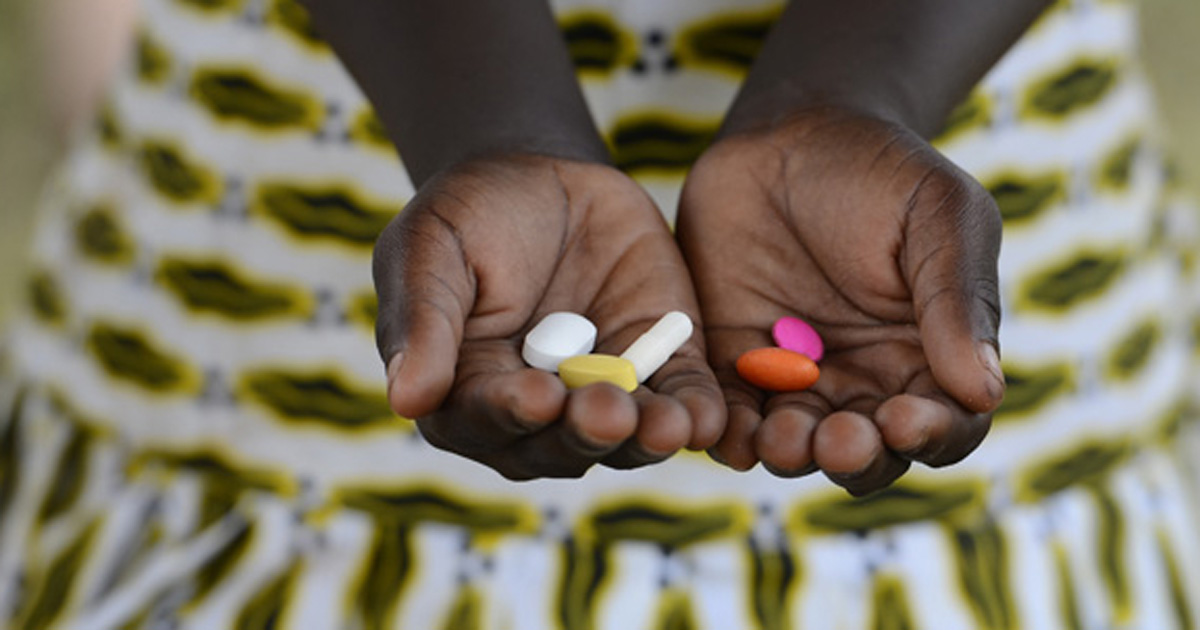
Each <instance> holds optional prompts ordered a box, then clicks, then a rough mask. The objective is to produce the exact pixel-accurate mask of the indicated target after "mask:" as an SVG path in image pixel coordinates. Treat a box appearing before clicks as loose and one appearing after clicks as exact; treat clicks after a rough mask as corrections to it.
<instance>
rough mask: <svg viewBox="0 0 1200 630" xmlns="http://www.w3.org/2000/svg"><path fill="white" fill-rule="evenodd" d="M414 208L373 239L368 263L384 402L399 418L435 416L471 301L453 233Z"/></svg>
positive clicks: (463, 260)
mask: <svg viewBox="0 0 1200 630" xmlns="http://www.w3.org/2000/svg"><path fill="white" fill-rule="evenodd" d="M417 203H419V202H417V201H416V200H414V202H411V203H410V204H409V207H408V208H406V209H405V210H404V211H403V212H401V214H400V216H398V217H397V218H396V219H395V220H394V221H392V223H391V224H390V225H389V226H388V227H387V229H386V230H384V232H383V234H381V235H380V237H379V240H378V241H377V242H376V244H375V254H374V260H373V262H372V272H373V275H374V279H375V290H376V292H377V293H378V295H379V314H378V317H377V318H376V322H375V341H376V344H377V345H378V347H379V353H380V355H381V356H382V358H383V360H384V363H385V364H386V365H387V379H388V401H389V403H390V404H391V407H392V409H393V410H394V411H395V412H396V413H398V414H400V415H401V416H404V417H406V418H419V417H422V416H426V415H428V414H430V413H432V412H434V411H436V410H437V409H438V408H439V407H441V406H442V403H443V401H445V399H446V396H447V395H448V394H449V392H450V388H451V387H452V386H453V384H454V372H455V366H456V364H457V363H458V353H459V347H460V346H461V345H462V339H463V327H464V325H465V322H466V318H467V315H468V314H469V313H470V312H471V307H472V304H473V303H474V295H475V289H474V283H473V282H472V274H471V273H470V270H469V267H468V265H467V262H466V256H465V254H464V251H463V247H462V243H461V241H460V239H459V235H458V233H457V231H456V229H455V228H454V226H453V225H452V224H450V223H449V222H447V221H445V220H444V219H442V218H441V217H440V216H439V215H438V213H436V212H435V211H432V210H430V209H428V208H421V207H414V206H417Z"/></svg>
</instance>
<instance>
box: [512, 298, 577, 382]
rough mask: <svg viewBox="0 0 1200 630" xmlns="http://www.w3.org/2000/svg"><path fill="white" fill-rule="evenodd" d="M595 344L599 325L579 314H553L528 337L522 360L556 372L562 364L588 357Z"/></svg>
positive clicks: (540, 323)
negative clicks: (582, 356) (570, 359)
mask: <svg viewBox="0 0 1200 630" xmlns="http://www.w3.org/2000/svg"><path fill="white" fill-rule="evenodd" d="M595 345H596V325H595V324H593V323H592V322H590V321H588V319H587V318H586V317H584V316H583V315H579V314H576V313H567V312H558V313H550V314H549V315H547V316H545V317H544V318H542V321H540V322H538V325H537V326H534V327H533V330H531V331H529V334H527V335H525V346H524V347H523V348H521V358H522V359H525V362H526V363H528V364H529V365H530V366H531V367H535V368H537V369H539V370H545V371H547V372H557V371H558V364H559V363H562V362H563V361H565V360H567V359H569V358H571V357H575V356H579V355H582V354H588V353H589V352H591V351H592V348H593V347H595Z"/></svg>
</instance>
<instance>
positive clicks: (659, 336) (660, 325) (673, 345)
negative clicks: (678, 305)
mask: <svg viewBox="0 0 1200 630" xmlns="http://www.w3.org/2000/svg"><path fill="white" fill-rule="evenodd" d="M691 337H692V320H691V318H690V317H688V316H687V315H685V314H684V313H681V312H679V311H671V312H670V313H667V314H666V315H663V316H662V319H660V320H658V322H657V323H656V324H654V326H651V327H650V330H647V331H646V332H645V333H644V334H643V335H642V336H641V337H638V338H637V341H634V342H633V345H631V346H629V349H627V350H626V351H625V353H624V354H622V355H621V358H622V359H626V360H628V361H629V362H630V363H632V364H633V368H634V370H636V371H637V377H638V382H639V383H644V382H645V381H646V379H648V378H650V376H651V375H653V374H654V373H655V372H657V371H658V368H660V367H662V366H663V364H664V363H666V362H667V359H670V358H671V355H672V354H675V351H676V350H678V349H679V348H680V347H682V346H683V344H684V343H687V340H688V339H690V338H691Z"/></svg>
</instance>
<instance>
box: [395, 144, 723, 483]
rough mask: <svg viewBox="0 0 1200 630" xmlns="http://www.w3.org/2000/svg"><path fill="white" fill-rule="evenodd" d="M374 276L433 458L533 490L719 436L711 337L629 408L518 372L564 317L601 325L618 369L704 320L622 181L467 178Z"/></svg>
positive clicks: (590, 389)
mask: <svg viewBox="0 0 1200 630" xmlns="http://www.w3.org/2000/svg"><path fill="white" fill-rule="evenodd" d="M374 274H375V284H376V290H377V291H378V293H379V299H380V310H379V318H378V323H377V337H378V342H379V348H380V352H381V354H382V355H383V358H384V360H385V361H386V362H387V363H388V384H389V385H388V387H389V389H388V391H389V399H390V401H391V404H392V407H393V408H394V409H395V410H396V411H397V413H400V414H401V415H404V416H407V417H411V418H416V419H417V420H418V427H419V428H420V430H421V432H422V434H423V435H424V436H425V437H426V438H427V439H428V440H429V441H430V442H431V443H432V444H434V445H435V446H438V447H440V448H443V449H446V450H450V451H453V452H455V453H458V454H460V455H463V456H466V457H469V458H472V459H475V460H477V461H479V462H482V463H484V464H486V465H488V466H491V467H492V468H494V469H496V470H497V471H499V472H501V473H502V474H504V475H505V476H507V477H510V478H514V479H527V478H534V477H544V476H550V477H561V476H577V475H581V474H583V473H584V472H585V471H586V470H587V469H588V468H589V467H591V466H592V465H594V464H596V463H603V464H607V465H610V466H614V467H633V466H640V465H644V464H649V463H653V462H656V461H660V460H662V459H664V458H666V457H668V456H669V455H670V454H671V453H672V452H674V451H675V450H677V449H679V448H681V447H683V446H687V445H690V446H692V447H693V448H705V447H708V446H710V445H712V444H713V443H714V442H716V440H717V438H718V437H719V436H720V434H721V431H722V429H723V427H724V407H723V405H722V404H721V394H720V390H719V389H718V386H717V383H716V380H715V378H714V376H713V374H712V372H711V370H710V369H709V368H708V366H707V364H706V363H705V360H704V356H705V355H704V348H703V341H702V338H701V335H700V333H699V332H697V333H695V334H694V335H693V337H692V339H691V340H690V341H689V342H688V343H687V344H686V345H685V346H684V347H683V348H682V349H680V351H679V352H678V353H677V354H676V355H675V357H674V358H673V359H672V360H671V361H669V362H668V363H667V364H666V365H665V366H663V367H662V368H661V369H660V370H659V371H658V372H657V373H656V374H655V375H654V376H653V377H652V378H651V379H650V380H649V381H648V382H647V385H648V387H640V388H639V389H638V390H637V391H635V392H634V393H633V394H632V395H631V394H628V393H626V392H624V391H622V390H620V389H618V388H616V387H615V386H612V385H608V384H596V385H589V386H587V387H583V388H580V389H577V390H573V391H569V392H568V391H567V389H566V388H565V387H564V385H563V384H562V382H561V381H560V380H559V379H558V378H557V377H556V376H555V375H553V374H549V373H546V372H541V371H538V370H535V369H532V368H528V367H526V366H525V364H524V363H523V361H522V360H521V354H520V353H521V344H522V339H523V337H524V335H525V333H526V332H528V331H529V330H530V329H531V328H532V327H533V326H534V325H535V324H537V322H538V321H540V320H541V318H542V317H544V316H545V315H547V314H549V313H552V312H555V311H572V312H576V313H580V314H582V315H584V316H586V317H588V318H589V319H590V320H592V322H594V323H595V324H596V326H597V328H598V337H597V345H596V348H597V349H596V351H597V352H603V353H607V354H620V353H621V352H622V351H623V350H624V349H625V348H626V347H627V346H628V345H629V344H630V343H632V341H633V340H634V339H636V338H637V337H638V336H639V335H640V334H641V333H643V332H645V331H646V330H647V329H648V328H649V327H650V326H651V325H652V324H653V323H654V322H655V321H656V320H658V319H659V318H660V317H661V316H662V315H663V314H665V313H667V312H668V311H673V310H679V311H683V312H685V313H687V314H689V315H690V316H691V317H692V319H693V320H695V321H699V310H698V307H697V305H696V301H695V297H694V292H693V289H692V285H691V282H690V280H689V276H688V272H687V269H686V268H685V266H684V263H683V259H682V257H681V256H680V254H679V250H678V248H677V247H676V244H675V242H674V241H673V240H672V237H671V234H670V232H669V230H668V228H667V225H666V224H665V222H664V221H663V219H662V217H661V215H660V213H659V212H658V210H657V208H656V207H655V206H654V204H653V202H652V201H651V200H650V198H649V197H648V196H647V195H646V194H645V193H644V192H643V191H642V190H641V189H640V188H639V187H638V186H637V185H636V184H635V183H634V182H633V181H632V180H630V179H629V178H627V177H626V176H624V175H622V174H621V173H619V172H618V171H616V170H615V169H612V168H611V167H608V166H603V165H598V164H588V163H582V162H573V161H569V160H563V159H555V158H550V157H543V156H534V155H508V156H499V157H488V158H482V159H477V160H474V161H471V162H468V163H465V164H462V165H459V166H458V167H456V168H454V169H452V170H450V171H448V172H445V173H442V174H441V175H439V176H437V177H435V178H434V179H433V180H431V181H429V182H428V183H426V184H425V185H424V186H422V188H421V190H420V192H419V194H418V195H417V196H416V197H415V198H414V199H413V200H412V201H411V202H410V203H409V204H408V207H407V208H406V209H405V210H404V212H402V213H401V214H400V216H399V217H397V219H396V220H395V221H394V222H393V223H392V224H391V225H390V226H389V227H388V228H387V229H386V230H385V232H384V234H383V235H382V236H381V237H380V239H379V241H378V242H377V245H376V250H375V260H374Z"/></svg>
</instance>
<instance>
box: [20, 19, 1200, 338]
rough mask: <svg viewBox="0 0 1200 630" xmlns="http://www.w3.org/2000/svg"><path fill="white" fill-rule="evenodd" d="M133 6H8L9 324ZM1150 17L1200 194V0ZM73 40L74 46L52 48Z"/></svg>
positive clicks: (1153, 66)
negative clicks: (66, 160) (49, 200)
mask: <svg viewBox="0 0 1200 630" xmlns="http://www.w3.org/2000/svg"><path fill="white" fill-rule="evenodd" d="M130 5H131V3H130V0H0V320H2V319H3V318H4V317H5V316H6V315H7V314H8V313H10V312H11V310H12V307H13V304H14V302H15V301H16V300H17V299H19V297H20V284H21V282H20V279H21V278H22V276H23V274H22V270H23V267H24V263H23V259H24V252H25V249H26V244H27V241H28V236H29V229H30V223H31V218H32V214H33V208H34V205H35V203H36V200H37V196H38V193H39V190H40V188H41V186H42V185H43V184H44V178H45V176H46V174H47V172H48V170H49V168H50V167H51V165H52V164H53V163H54V160H55V159H56V158H57V157H58V155H59V153H60V151H61V150H62V145H63V143H64V140H65V135H66V134H65V132H64V131H63V130H64V129H65V128H66V127H67V126H68V123H67V121H69V120H71V119H72V117H75V118H78V117H79V116H80V115H83V116H85V117H86V112H87V111H88V110H87V107H88V103H89V102H90V101H91V100H92V97H93V95H94V93H95V88H96V87H97V86H99V85H100V84H101V83H102V77H101V76H100V75H101V74H102V67H103V66H105V65H106V64H107V62H108V60H110V59H111V58H112V57H113V54H112V53H111V51H114V50H117V49H119V46H114V45H113V44H114V42H117V41H120V40H121V39H122V37H123V36H124V33H125V31H124V29H123V28H122V27H121V24H122V23H123V22H125V21H126V20H124V19H122V18H123V16H124V15H126V14H127V13H128V11H129V6H130ZM1143 12H1144V16H1145V21H1144V33H1143V41H1144V45H1145V52H1146V57H1147V60H1148V63H1149V69H1150V72H1151V75H1152V77H1153V78H1154V79H1155V82H1156V85H1157V87H1158V90H1159V94H1160V98H1161V101H1162V104H1163V114H1164V116H1165V117H1166V119H1167V120H1166V123H1167V126H1168V128H1169V129H1170V130H1171V133H1170V137H1171V138H1172V139H1173V142H1174V147H1173V150H1174V151H1175V153H1176V155H1177V156H1178V157H1179V161H1180V170H1181V174H1182V176H1183V178H1184V181H1185V182H1187V183H1188V184H1189V185H1190V186H1191V187H1192V188H1193V190H1197V191H1200V36H1198V34H1200V0H1143ZM64 41H65V42H70V45H69V46H56V45H53V44H48V43H47V42H64ZM98 49H107V50H109V51H110V53H109V54H98V53H96V52H95V51H96V50H98ZM47 77H54V78H55V80H53V81H47V80H46V78H47ZM81 112H82V114H81Z"/></svg>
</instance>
